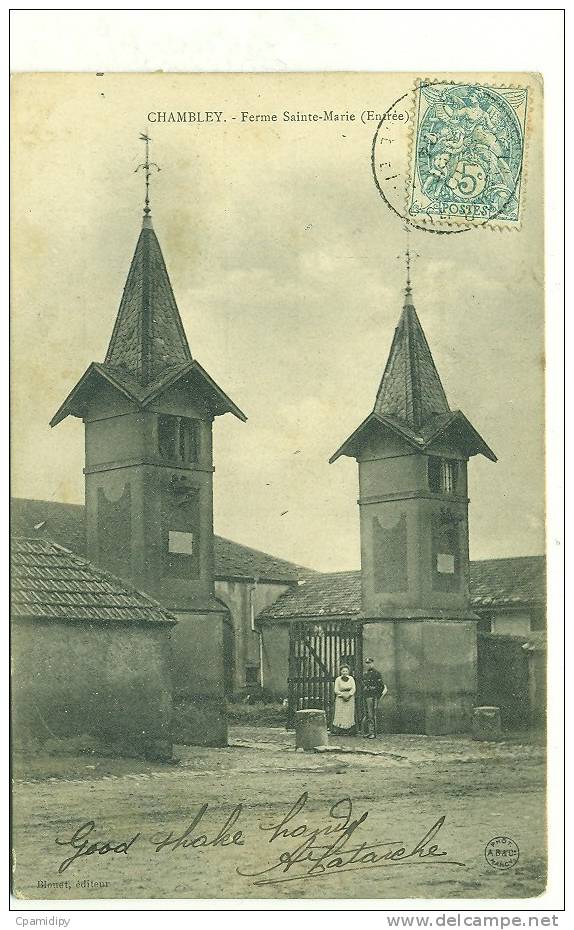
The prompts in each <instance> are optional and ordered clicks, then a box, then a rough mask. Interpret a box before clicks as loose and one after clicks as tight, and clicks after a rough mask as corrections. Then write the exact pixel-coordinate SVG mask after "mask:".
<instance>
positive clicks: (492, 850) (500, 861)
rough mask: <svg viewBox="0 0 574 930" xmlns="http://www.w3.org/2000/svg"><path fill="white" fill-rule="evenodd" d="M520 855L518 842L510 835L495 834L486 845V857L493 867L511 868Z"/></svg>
mask: <svg viewBox="0 0 574 930" xmlns="http://www.w3.org/2000/svg"><path fill="white" fill-rule="evenodd" d="M519 856H520V850H519V849H518V844H517V843H515V842H514V840H513V839H511V838H510V837H509V836H495V837H493V838H492V839H491V840H489V841H488V843H487V844H486V846H485V847H484V858H485V859H486V861H487V862H488V864H489V865H491V866H492V868H493V869H502V870H503V871H505V870H507V869H511V868H512V867H513V866H515V865H516V863H517V862H518V859H519Z"/></svg>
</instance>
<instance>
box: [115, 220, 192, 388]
mask: <svg viewBox="0 0 574 930" xmlns="http://www.w3.org/2000/svg"><path fill="white" fill-rule="evenodd" d="M189 361H191V352H190V351H189V346H188V344H187V339H186V336H185V332H184V329H183V325H182V322H181V318H180V316H179V311H178V309H177V304H176V302H175V297H174V296H173V291H172V288H171V284H170V280H169V276H168V273H167V269H166V267H165V262H164V260H163V255H162V254H161V248H160V245H159V242H158V239H157V236H156V234H155V232H154V230H153V228H152V226H151V221H150V220H144V226H143V228H142V230H141V232H140V235H139V239H138V241H137V245H136V249H135V252H134V257H133V259H132V263H131V266H130V270H129V273H128V277H127V281H126V285H125V288H124V292H123V295H122V299H121V303H120V308H119V311H118V316H117V319H116V323H115V326H114V330H113V333H112V338H111V340H110V345H109V348H108V352H107V355H106V362H105V363H106V365H109V366H110V367H111V368H118V369H120V370H123V371H124V372H126V373H127V374H128V375H131V376H132V377H133V378H135V379H136V380H137V381H139V382H140V383H141V384H149V383H151V382H152V381H155V380H157V379H158V378H160V377H161V376H162V375H163V374H164V372H165V370H166V369H171V368H178V367H183V366H184V365H185V364H186V363H187V362H189Z"/></svg>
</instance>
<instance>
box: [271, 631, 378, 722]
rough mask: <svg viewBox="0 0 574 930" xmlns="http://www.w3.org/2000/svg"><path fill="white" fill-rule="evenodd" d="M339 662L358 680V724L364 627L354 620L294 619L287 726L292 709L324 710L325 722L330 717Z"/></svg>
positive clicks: (290, 646)
mask: <svg viewBox="0 0 574 930" xmlns="http://www.w3.org/2000/svg"><path fill="white" fill-rule="evenodd" d="M341 665H348V666H349V668H350V671H351V675H352V676H353V678H354V679H355V681H356V683H357V695H356V698H355V708H356V718H357V723H358V722H359V721H360V720H361V717H362V700H361V691H362V689H361V678H362V670H363V628H362V625H361V624H360V623H357V622H353V621H325V622H324V623H318V622H317V623H313V622H309V621H307V622H300V621H298V622H295V623H292V624H291V626H290V631H289V708H288V714H287V728H288V729H291V728H293V726H294V725H295V711H297V710H304V709H306V708H318V709H321V708H322V709H323V710H324V711H325V713H326V715H327V723H328V724H330V723H331V719H332V716H333V703H334V698H333V685H334V683H335V678H336V677H337V675H338V674H339V669H340V668H341Z"/></svg>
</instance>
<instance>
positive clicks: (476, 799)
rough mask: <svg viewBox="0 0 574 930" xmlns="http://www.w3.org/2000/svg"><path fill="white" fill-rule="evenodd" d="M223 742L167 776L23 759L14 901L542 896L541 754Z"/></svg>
mask: <svg viewBox="0 0 574 930" xmlns="http://www.w3.org/2000/svg"><path fill="white" fill-rule="evenodd" d="M332 741H333V742H335V739H334V738H333V739H332ZM230 742H231V745H230V746H229V747H227V748H225V749H208V748H194V747H177V756H178V759H179V762H178V764H173V765H165V764H163V765H162V764H159V763H157V764H152V763H145V762H141V761H137V760H127V759H124V760H119V759H115V760H110V759H101V758H95V757H86V756H81V757H76V758H73V757H70V756H60V757H57V756H53V757H45V758H38V757H34V758H28V759H26V758H19V759H16V760H15V763H14V779H15V780H14V790H13V846H14V860H15V865H14V891H15V893H16V895H17V896H18V897H19V898H24V899H26V898H28V899H38V898H47V899H55V900H57V899H60V900H61V899H66V900H73V899H77V898H84V899H85V898H88V899H89V898H91V899H94V898H95V899H102V898H104V899H114V898H250V899H251V898H254V899H268V898H401V897H408V898H411V897H413V898H451V897H454V898H458V897H460V898H467V899H472V898H493V897H495V898H499V897H502V898H511V897H516V898H523V897H532V896H535V895H538V894H540V893H541V892H542V891H543V890H544V887H545V881H546V878H545V876H546V861H545V792H544V784H545V761H544V749H543V747H542V746H541V745H536V744H532V743H529V742H526V741H524V742H521V741H520V740H519V739H514V740H507V741H504V742H501V743H478V742H473V741H472V740H471V739H470V738H467V737H456V738H454V737H424V736H407V735H395V736H384V737H383V738H381V739H380V740H378V741H377V742H374V741H365V740H361V739H359V740H348V741H347V745H346V746H344V747H343V751H340V752H324V753H313V752H311V753H300V752H295V750H294V748H293V746H294V737H293V734H292V733H287V732H286V731H285V730H283V729H280V728H263V727H257V728H255V727H249V728H248V727H234V728H233V729H232V730H231V733H230ZM343 742H344V741H343ZM337 743H338V745H340V744H341V741H339V740H337ZM350 747H352V748H350ZM353 750H360V751H353ZM495 837H508V838H510V840H511V841H512V843H510V842H508V841H506V840H505V841H502V842H501V841H497V842H495V843H494V844H491V846H490V847H489V850H490V851H489V853H488V855H489V856H490V860H491V862H492V861H494V863H495V864H491V863H489V862H488V861H487V858H486V856H485V849H486V848H487V844H489V841H490V840H492V839H493V838H495ZM497 857H498V858H497ZM517 857H518V858H517Z"/></svg>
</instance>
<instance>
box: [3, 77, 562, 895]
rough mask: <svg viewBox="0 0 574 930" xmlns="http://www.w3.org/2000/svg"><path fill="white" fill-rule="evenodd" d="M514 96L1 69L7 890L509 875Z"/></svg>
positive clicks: (438, 880) (539, 582) (524, 782)
mask: <svg viewBox="0 0 574 930" xmlns="http://www.w3.org/2000/svg"><path fill="white" fill-rule="evenodd" d="M543 96H544V94H543V80H542V77H541V76H540V75H538V74H530V73H520V74H518V73H498V74H497V73H489V72H485V73H477V72H473V73H439V74H432V73H430V74H429V73H408V72H404V73H385V72H380V73H356V72H355V73H315V74H312V73H309V74H295V73H292V74H288V73H285V74H278V73H275V74H274V73H265V74H263V73H261V74H254V73H252V74H223V73H220V74H216V73H213V74H167V73H164V74H159V73H156V74H152V73H141V74H127V73H124V74H113V73H110V74H109V73H97V74H96V73H93V74H80V73H61V74H57V73H52V74H49V73H22V74H17V75H15V76H13V79H12V127H11V131H12V152H11V161H12V231H11V235H12V308H11V340H12V341H11V359H12V369H11V404H12V412H11V417H12V459H11V472H12V479H11V480H12V498H11V560H12V561H11V582H12V584H11V661H12V699H11V700H12V704H11V711H12V723H11V732H12V774H13V782H12V815H13V821H12V851H13V873H12V875H13V894H14V896H15V897H16V898H17V899H19V900H21V901H27V900H28V901H35V900H49V901H58V900H61V901H66V902H69V901H74V900H79V899H82V900H93V901H102V900H110V901H113V900H118V899H205V900H207V899H253V900H256V899H264V900H268V899H308V900H315V899H327V898H328V899H333V898H335V899H337V898H339V899H378V900H384V899H405V900H406V899H421V900H423V901H424V900H426V901H431V900H433V899H445V898H447V899H453V900H457V899H463V900H472V899H491V900H493V901H495V900H497V899H509V898H512V899H517V901H519V900H520V899H531V898H535V897H537V896H539V895H541V894H542V893H543V892H544V890H545V888H546V883H547V841H546V755H545V747H546V718H547V714H546V706H547V698H546V678H547V675H546V669H547V651H546V630H547V617H546V561H545V474H544V374H545V371H544V364H545V363H544V209H543V207H544V197H543V171H542V166H543V119H544V114H543Z"/></svg>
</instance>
